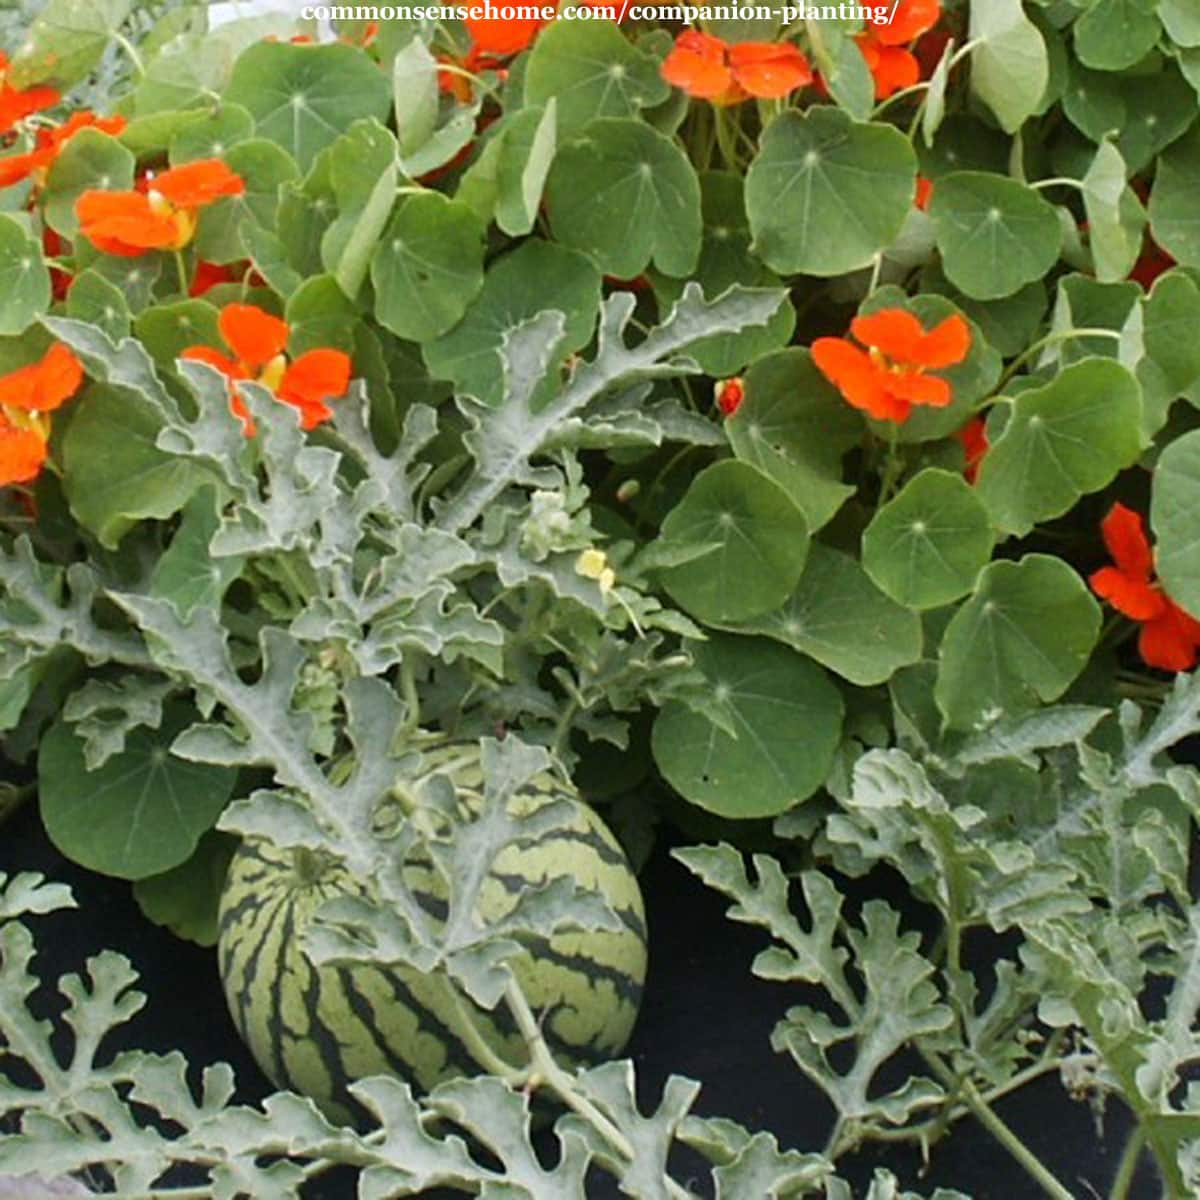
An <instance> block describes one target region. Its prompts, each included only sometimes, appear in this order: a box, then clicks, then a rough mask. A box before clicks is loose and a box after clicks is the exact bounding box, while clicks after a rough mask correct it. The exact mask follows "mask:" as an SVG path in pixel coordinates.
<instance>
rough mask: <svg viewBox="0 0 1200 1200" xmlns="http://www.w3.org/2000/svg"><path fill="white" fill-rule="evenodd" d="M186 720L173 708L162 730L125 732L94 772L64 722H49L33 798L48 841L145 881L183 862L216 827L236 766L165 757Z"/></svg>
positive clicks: (76, 858)
mask: <svg viewBox="0 0 1200 1200" xmlns="http://www.w3.org/2000/svg"><path fill="white" fill-rule="evenodd" d="M185 724H187V718H186V716H182V715H181V714H180V713H179V712H178V711H176V712H175V713H174V714H170V716H169V717H168V718H164V721H163V727H162V729H146V728H144V727H143V728H137V729H134V730H132V731H131V732H130V733H129V734H128V735H127V736H126V739H125V748H124V749H123V750H121V751H120V752H119V753H117V754H114V755H112V756H111V757H110V758H109V759H108V760H107V761H106V762H105V763H104V765H103V766H101V767H99V768H98V769H97V770H95V771H89V770H88V769H87V766H86V764H85V762H84V756H83V742H82V741H81V740H80V738H79V737H78V736H77V735H76V733H75V732H74V730H73V729H72V728H71V726H70V725H68V724H66V722H64V721H58V722H56V723H55V724H54V725H53V726H51V728H50V730H49V731H48V732H47V733H46V734H45V736H44V737H43V738H42V741H41V745H40V747H39V749H38V786H39V792H38V795H39V802H40V805H41V812H42V821H43V823H44V824H45V826H46V832H47V834H49V836H50V840H51V841H52V842H53V843H54V844H55V846H57V847H58V849H59V850H61V851H62V853H63V854H65V855H66V856H67V857H68V858H69V859H71V860H72V861H73V862H77V863H79V864H80V865H81V866H84V867H87V868H88V869H89V870H92V871H99V872H100V873H101V874H102V875H114V876H116V877H117V878H118V879H145V878H146V877H147V876H149V875H157V874H159V873H160V872H162V871H167V870H170V869H171V868H172V867H175V866H178V865H179V864H180V863H181V862H183V861H184V860H185V859H187V858H188V857H189V856H190V855H191V853H192V851H193V850H195V848H196V843H197V842H198V841H199V839H200V837H201V835H202V834H204V833H205V832H207V831H208V830H209V829H211V828H212V827H213V825H214V824H216V820H217V817H218V816H220V814H221V810H222V809H223V808H224V807H225V805H226V803H227V802H228V800H229V797H230V795H231V794H232V792H233V785H234V782H235V780H236V779H237V771H235V770H233V769H231V768H229V767H217V766H212V765H211V764H209V763H194V762H188V761H187V760H186V759H182V758H176V757H175V756H174V755H172V754H171V752H170V750H169V749H168V747H169V746H170V744H171V742H172V741H173V740H174V737H175V734H177V733H178V732H179V731H180V729H181V728H182V727H183V726H184V725H185Z"/></svg>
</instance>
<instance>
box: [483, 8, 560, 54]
mask: <svg viewBox="0 0 1200 1200" xmlns="http://www.w3.org/2000/svg"><path fill="white" fill-rule="evenodd" d="M463 24H464V25H465V26H466V27H467V33H469V34H470V35H471V50H472V53H476V54H477V53H479V52H482V53H485V54H498V55H509V54H517V53H519V52H520V51H521V50H527V49H529V47H530V46H531V45H532V43H533V39H534V38H535V37H537V35H538V31H539V30H540V29H541V28H542V26H543V25H545V24H546V22H545V21H544V20H543V19H542V18H541V17H511V18H508V19H505V18H503V17H468V18H467V19H466V20H465V21H463Z"/></svg>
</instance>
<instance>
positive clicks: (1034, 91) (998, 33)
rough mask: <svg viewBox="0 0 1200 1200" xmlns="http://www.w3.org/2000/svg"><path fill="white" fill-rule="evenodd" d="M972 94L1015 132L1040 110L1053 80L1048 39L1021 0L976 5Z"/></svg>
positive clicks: (979, 1)
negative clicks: (1039, 107)
mask: <svg viewBox="0 0 1200 1200" xmlns="http://www.w3.org/2000/svg"><path fill="white" fill-rule="evenodd" d="M967 36H968V37H969V38H970V40H971V45H972V54H971V91H972V92H974V94H975V95H976V96H978V97H979V99H980V100H982V101H983V102H984V103H985V104H986V105H987V106H988V107H989V108H990V109H991V110H992V112H993V113H995V114H996V119H997V120H998V121H999V122H1000V126H1001V128H1003V129H1004V130H1005V131H1006V132H1007V133H1016V131H1017V130H1018V129H1019V128H1020V127H1021V126H1022V125H1023V124H1024V123H1025V122H1026V121H1027V120H1028V119H1029V118H1030V117H1031V116H1033V114H1034V113H1035V112H1037V111H1038V106H1039V104H1040V103H1041V101H1042V97H1043V95H1044V94H1045V91H1046V85H1047V83H1048V82H1049V81H1050V60H1049V53H1048V48H1047V45H1046V41H1045V39H1044V38H1043V37H1042V34H1041V32H1040V31H1039V30H1038V27H1037V26H1036V25H1035V24H1034V23H1033V22H1032V21H1031V20H1030V19H1029V16H1028V14H1027V13H1026V12H1025V5H1024V4H1022V3H1021V0H972V3H971V18H970V27H969V30H968V34H967Z"/></svg>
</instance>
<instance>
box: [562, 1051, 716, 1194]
mask: <svg viewBox="0 0 1200 1200" xmlns="http://www.w3.org/2000/svg"><path fill="white" fill-rule="evenodd" d="M577 1082H578V1085H579V1090H580V1092H581V1093H582V1095H584V1096H585V1097H586V1098H587V1099H588V1100H590V1101H591V1102H592V1103H593V1104H595V1105H596V1106H597V1107H598V1108H599V1109H600V1110H601V1112H603V1113H604V1115H605V1116H606V1117H608V1119H609V1120H610V1121H611V1122H612V1124H613V1125H614V1126H615V1127H616V1129H617V1130H618V1131H619V1132H620V1133H621V1135H622V1136H623V1138H624V1141H625V1153H623V1154H618V1153H616V1151H615V1150H614V1147H613V1146H612V1145H611V1144H610V1143H609V1142H608V1141H606V1140H605V1139H604V1137H603V1136H601V1134H600V1133H599V1132H598V1131H597V1130H596V1128H595V1127H594V1126H593V1125H590V1124H588V1123H587V1122H586V1121H584V1120H583V1119H582V1118H581V1117H579V1116H576V1115H575V1114H574V1113H569V1114H568V1115H566V1116H564V1117H562V1118H561V1119H560V1120H559V1122H558V1124H557V1126H556V1129H557V1130H558V1131H559V1133H560V1135H563V1134H566V1133H568V1132H569V1133H572V1134H574V1135H575V1137H577V1138H578V1139H579V1141H581V1142H582V1143H583V1144H584V1145H585V1146H587V1147H588V1149H589V1150H590V1151H591V1153H592V1154H593V1156H594V1157H595V1158H596V1160H597V1161H598V1162H601V1163H604V1164H605V1165H606V1166H607V1167H608V1169H609V1170H611V1171H612V1172H613V1174H615V1175H616V1176H617V1178H618V1179H619V1181H620V1183H621V1189H622V1190H623V1191H624V1192H625V1193H626V1194H627V1195H629V1196H634V1197H638V1200H675V1198H676V1197H677V1196H678V1195H679V1192H678V1186H677V1185H675V1190H674V1191H672V1181H671V1180H670V1175H669V1172H668V1171H667V1157H668V1155H669V1154H670V1151H671V1144H672V1142H673V1141H674V1140H675V1137H676V1134H677V1131H678V1129H679V1126H680V1123H681V1122H682V1121H683V1120H684V1118H685V1117H686V1116H687V1114H688V1112H689V1110H690V1109H691V1107H692V1105H693V1104H694V1103H695V1100H696V1096H697V1095H698V1094H699V1091H700V1085H699V1084H698V1083H697V1082H696V1081H695V1080H692V1079H685V1078H683V1077H682V1076H680V1075H671V1076H670V1077H669V1078H668V1079H667V1082H666V1084H665V1085H664V1087H663V1094H662V1099H661V1100H660V1101H659V1104H658V1107H657V1108H656V1109H655V1111H654V1112H653V1113H652V1114H651V1115H650V1116H648V1117H647V1116H643V1115H642V1114H641V1111H640V1110H639V1108H638V1101H637V1091H636V1081H635V1079H634V1071H633V1064H632V1063H631V1062H629V1061H628V1060H627V1059H626V1060H622V1061H621V1062H609V1063H603V1064H602V1065H600V1066H598V1067H592V1068H591V1069H590V1070H588V1071H582V1072H580V1073H579V1075H578V1076H577Z"/></svg>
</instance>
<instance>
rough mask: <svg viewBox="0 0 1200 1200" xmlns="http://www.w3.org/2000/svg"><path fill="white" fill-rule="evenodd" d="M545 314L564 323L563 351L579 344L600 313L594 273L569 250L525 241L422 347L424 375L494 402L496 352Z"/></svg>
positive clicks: (499, 385)
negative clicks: (552, 312) (450, 324)
mask: <svg viewBox="0 0 1200 1200" xmlns="http://www.w3.org/2000/svg"><path fill="white" fill-rule="evenodd" d="M546 309H557V310H558V311H559V312H561V313H562V314H563V315H564V316H565V317H566V318H567V323H566V328H565V339H566V340H565V341H564V343H563V346H562V349H563V352H564V353H569V352H571V351H572V350H579V349H581V348H582V347H584V346H586V345H587V344H588V342H589V341H590V340H591V337H592V333H593V331H594V329H595V327H596V314H597V313H598V312H599V310H600V272H599V271H598V270H597V269H596V265H595V263H593V262H592V260H591V259H590V258H588V257H587V256H586V255H584V254H580V253H579V252H578V251H576V250H568V249H567V248H566V247H565V246H559V245H557V244H555V243H554V242H544V241H542V240H541V239H540V238H529V239H527V240H526V241H524V242H522V243H521V245H520V246H518V247H517V249H515V250H513V251H512V252H511V253H509V254H506V255H504V256H503V257H502V258H499V259H497V260H496V261H495V262H494V263H493V264H492V265H491V266H490V267H489V268H488V273H487V276H486V278H485V279H484V281H483V289H482V290H481V291H480V293H479V295H478V296H477V297H476V298H475V300H474V301H473V302H472V303H471V306H470V308H468V309H467V311H466V314H465V315H464V316H463V319H462V320H461V321H459V323H458V324H457V325H455V326H454V328H453V329H451V330H450V332H449V333H446V334H443V335H442V336H441V337H440V338H437V339H436V340H435V341H432V342H426V343H425V345H424V346H423V347H422V348H421V352H422V354H423V356H424V358H425V362H426V364H427V365H428V367H429V371H430V373H431V374H432V375H435V376H437V377H438V378H439V379H449V380H452V381H453V382H454V384H455V385H456V387H457V390H458V391H459V392H460V393H462V394H465V395H468V396H474V397H475V398H476V399H477V400H481V401H482V402H483V403H484V404H489V405H496V404H499V403H500V401H501V400H502V399H503V396H504V379H503V376H502V375H501V373H500V364H499V359H498V358H497V357H496V353H497V351H498V350H499V349H500V346H501V343H502V342H503V341H504V338H505V337H506V336H507V335H508V334H509V333H511V332H512V331H513V330H514V329H516V327H517V326H518V325H520V324H521V322H523V321H527V320H529V319H530V318H531V317H534V316H536V315H537V314H538V313H540V312H543V311H544V310H546ZM548 382H550V383H553V380H552V379H551V380H549V381H548Z"/></svg>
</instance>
